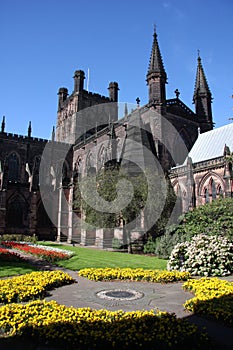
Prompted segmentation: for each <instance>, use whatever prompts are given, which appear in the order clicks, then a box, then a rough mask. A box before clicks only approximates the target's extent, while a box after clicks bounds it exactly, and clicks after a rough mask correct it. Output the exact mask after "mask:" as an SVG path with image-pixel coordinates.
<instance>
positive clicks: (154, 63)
mask: <svg viewBox="0 0 233 350" xmlns="http://www.w3.org/2000/svg"><path fill="white" fill-rule="evenodd" d="M153 37H154V40H153V45H152V50H151V55H150V63H149V67H148V72H147V75H148V74H151V73H161V74H163V75H164V77H166V80H167V74H166V72H165V69H164V66H163V60H162V56H161V53H160V49H159V44H158V39H157V34H156V28H154V34H153Z"/></svg>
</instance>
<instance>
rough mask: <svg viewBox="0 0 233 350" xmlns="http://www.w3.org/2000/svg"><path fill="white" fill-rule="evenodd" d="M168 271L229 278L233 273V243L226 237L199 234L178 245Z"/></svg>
mask: <svg viewBox="0 0 233 350" xmlns="http://www.w3.org/2000/svg"><path fill="white" fill-rule="evenodd" d="M167 269H168V270H169V271H172V270H178V271H188V272H190V273H191V275H194V276H227V275H230V274H231V273H232V272H233V243H232V242H231V241H229V240H228V239H227V238H226V237H222V236H208V235H205V234H199V235H196V236H194V237H193V238H192V240H191V241H187V242H184V243H178V244H176V245H175V247H174V249H173V250H172V252H171V255H170V258H169V261H168V264H167Z"/></svg>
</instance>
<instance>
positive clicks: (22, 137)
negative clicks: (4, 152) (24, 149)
mask: <svg viewBox="0 0 233 350" xmlns="http://www.w3.org/2000/svg"><path fill="white" fill-rule="evenodd" d="M0 138H2V139H12V140H13V139H14V140H25V141H30V142H42V143H46V142H48V140H47V139H42V138H39V137H28V136H27V135H20V134H13V133H10V132H0Z"/></svg>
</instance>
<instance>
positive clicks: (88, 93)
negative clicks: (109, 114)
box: [82, 90, 110, 102]
mask: <svg viewBox="0 0 233 350" xmlns="http://www.w3.org/2000/svg"><path fill="white" fill-rule="evenodd" d="M82 94H84V95H88V96H90V97H94V98H98V99H101V100H105V101H106V102H110V98H109V97H107V96H104V95H100V94H98V93H96V92H91V91H87V90H83V91H82Z"/></svg>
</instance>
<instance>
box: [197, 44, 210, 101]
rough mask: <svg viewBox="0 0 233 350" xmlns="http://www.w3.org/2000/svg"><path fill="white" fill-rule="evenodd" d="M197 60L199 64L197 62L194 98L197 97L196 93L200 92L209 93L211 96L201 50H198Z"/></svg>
mask: <svg viewBox="0 0 233 350" xmlns="http://www.w3.org/2000/svg"><path fill="white" fill-rule="evenodd" d="M197 61H198V64H197V73H196V82H195V88H194V96H193V99H195V97H196V95H197V94H199V93H204V94H209V95H210V96H211V92H210V89H209V86H208V83H207V79H206V76H205V73H204V69H203V67H202V63H201V57H200V53H199V50H198V58H197Z"/></svg>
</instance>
